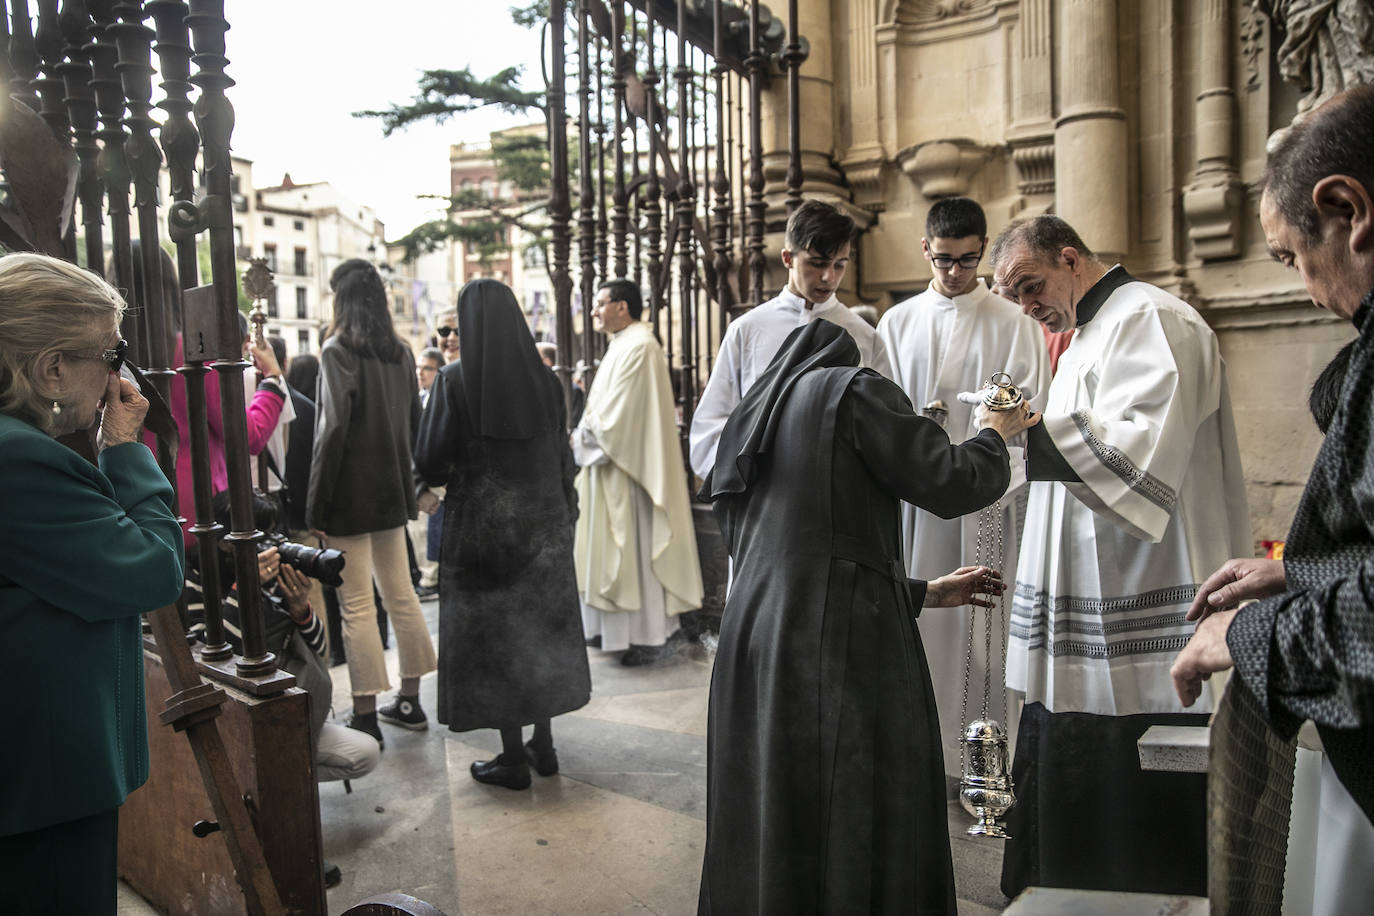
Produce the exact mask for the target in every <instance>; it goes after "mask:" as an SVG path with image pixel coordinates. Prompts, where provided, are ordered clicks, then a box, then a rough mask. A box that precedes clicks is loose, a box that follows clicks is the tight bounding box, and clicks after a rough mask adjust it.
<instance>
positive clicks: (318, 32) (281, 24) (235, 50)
mask: <svg viewBox="0 0 1374 916" xmlns="http://www.w3.org/2000/svg"><path fill="white" fill-rule="evenodd" d="M510 5H511V4H510V3H509V2H508V0H388V2H381V3H379V2H376V0H368V2H363V0H330V2H328V3H320V2H299V0H286V2H265V0H227V2H226V3H225V17H226V18H227V19H228V20H229V24H230V31H229V34H228V36H227V38H226V41H227V45H228V48H227V54H228V57H229V61H230V62H229V71H228V72H229V75H230V76H231V77H233V78H234V80H235V81H236V83H237V85H235V86H234V87H233V88H231V89H230V90H229V99H230V101H232V102H233V104H234V113H235V117H236V119H237V120H236V124H235V128H234V135H233V141H232V142H233V147H234V152H235V153H236V154H237V155H240V156H243V157H245V158H248V159H251V160H253V180H254V183H255V184H256V185H258V186H259V187H264V186H268V185H274V184H277V183H278V182H279V181H281V178H282V175H283V173H285V172H290V173H291V179H292V180H293V181H295V182H298V183H304V182H310V181H329V182H332V183H333V184H334V185H335V186H336V187H337V188H338V189H339V190H340V191H341V192H343V193H344V194H346V195H347V196H349V197H351V198H353V199H354V200H356V201H357V202H358V203H360V204H365V205H370V206H372V207H374V208H376V210H377V214H378V216H379V217H380V218H381V219H382V221H383V222H384V223H385V224H386V237H387V239H389V240H390V239H396V238H399V237H400V236H402V235H404V234H405V233H406V232H407V231H409V230H410V229H411V228H412V227H413V226H415V225H416V224H418V223H419V222H422V221H423V220H425V219H429V218H432V217H433V216H436V215H439V213H440V212H441V210H442V207H441V205H439V204H437V203H436V202H434V201H418V200H416V195H419V194H447V193H448V147H449V144H450V143H460V142H470V141H485V140H486V139H487V136H488V134H489V133H490V132H491V131H492V130H494V129H498V128H501V127H507V126H512V125H515V124H523V123H528V122H530V121H532V120H537V118H538V113H537V112H534V113H532V115H531V116H530V117H517V116H512V115H506V114H502V113H500V112H497V111H494V110H482V111H477V112H472V113H468V114H461V115H456V116H454V117H453V118H451V119H450V120H449V121H448V122H446V123H445V124H442V125H437V124H424V125H419V126H415V127H411V128H409V129H407V130H404V131H398V132H397V133H395V134H393V135H392V136H391V137H389V138H385V139H384V138H383V137H382V131H381V126H380V122H378V121H375V120H370V119H359V118H354V117H352V116H351V113H352V112H354V111H357V110H359V109H364V108H369V109H380V108H384V107H386V106H387V104H388V103H390V102H393V101H403V100H406V99H409V98H410V97H411V96H412V95H413V94H414V92H415V84H416V79H417V78H418V76H419V74H420V71H422V70H426V69H441V68H445V69H455V70H456V69H460V68H462V67H464V66H471V67H472V71H473V73H474V74H475V75H477V76H479V77H488V76H491V75H492V74H494V73H496V72H497V71H499V70H501V69H503V68H505V67H508V66H512V65H520V64H523V65H524V68H525V70H524V74H523V77H522V88H525V89H542V88H543V77H542V75H541V71H540V64H539V55H540V49H539V42H540V33H539V31H538V30H526V29H522V28H520V27H518V26H516V25H515V24H514V23H512V22H511V18H510V13H509V7H510Z"/></svg>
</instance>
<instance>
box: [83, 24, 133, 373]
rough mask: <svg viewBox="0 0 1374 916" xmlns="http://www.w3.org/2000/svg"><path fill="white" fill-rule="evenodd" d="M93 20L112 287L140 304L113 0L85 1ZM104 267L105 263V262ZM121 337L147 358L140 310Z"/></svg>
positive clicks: (130, 315) (130, 313) (92, 55)
mask: <svg viewBox="0 0 1374 916" xmlns="http://www.w3.org/2000/svg"><path fill="white" fill-rule="evenodd" d="M87 5H88V7H89V8H90V11H91V17H92V19H93V20H94V21H93V24H92V25H91V38H92V39H93V41H92V42H91V45H90V48H89V54H90V58H91V73H92V79H91V85H92V86H94V87H95V100H96V106H97V107H98V108H99V109H100V130H99V132H98V133H97V136H98V137H99V138H100V141H101V143H102V144H103V149H102V150H101V152H100V160H99V161H100V173H101V177H102V178H103V179H104V185H105V196H106V199H107V200H108V202H109V209H108V213H109V217H110V243H111V258H112V260H113V264H114V285H115V286H116V287H117V288H118V289H119V290H120V291H121V292H123V293H124V295H125V298H128V299H130V304H131V305H137V301H136V297H134V293H135V292H136V291H135V290H134V288H133V284H134V267H133V264H134V262H133V238H132V236H131V235H130V231H129V186H130V182H131V176H130V174H129V162H128V157H127V153H126V151H125V148H124V145H125V142H126V140H127V136H126V134H125V130H124V85H123V83H122V82H121V81H120V79H119V73H118V70H117V64H118V61H119V48H118V47H117V46H116V45H115V40H114V35H113V33H112V32H111V31H110V27H111V26H112V25H113V24H114V3H113V2H112V0H89V3H88V4H87ZM101 266H102V267H103V266H104V265H103V264H102V265H101ZM124 324H125V327H124V330H123V335H124V337H125V339H126V340H128V341H129V358H130V359H131V360H133V361H134V362H135V363H136V364H140V365H141V364H142V363H143V362H144V359H143V353H142V351H141V350H140V348H139V342H140V341H142V340H145V339H146V338H147V327H146V325H144V323H143V315H142V311H141V310H140V309H137V308H132V309H130V310H129V311H128V312H126V313H125V317H124Z"/></svg>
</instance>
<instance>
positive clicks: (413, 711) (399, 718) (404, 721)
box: [377, 693, 429, 732]
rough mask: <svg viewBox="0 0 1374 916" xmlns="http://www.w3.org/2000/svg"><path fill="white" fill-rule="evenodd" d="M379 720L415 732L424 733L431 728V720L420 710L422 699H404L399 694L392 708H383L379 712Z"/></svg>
mask: <svg viewBox="0 0 1374 916" xmlns="http://www.w3.org/2000/svg"><path fill="white" fill-rule="evenodd" d="M377 718H379V719H381V720H382V721H383V722H385V723H386V724H388V725H399V726H400V727H401V728H408V729H410V730H411V731H413V732H422V731H424V730H425V729H427V728H429V719H428V718H426V717H425V711H424V710H423V709H421V708H420V698H419V697H403V696H401V695H400V694H399V693H398V694H396V700H395V702H393V703H392V704H391V705H390V706H383V707H382V708H381V709H379V710H377Z"/></svg>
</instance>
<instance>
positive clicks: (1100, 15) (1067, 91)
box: [1054, 0, 1130, 260]
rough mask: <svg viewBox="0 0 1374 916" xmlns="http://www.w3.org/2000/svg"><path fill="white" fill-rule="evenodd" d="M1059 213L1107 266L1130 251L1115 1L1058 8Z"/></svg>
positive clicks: (1081, 1)
mask: <svg viewBox="0 0 1374 916" xmlns="http://www.w3.org/2000/svg"><path fill="white" fill-rule="evenodd" d="M1058 13H1059V15H1058V16H1057V17H1056V21H1057V22H1058V28H1057V30H1056V31H1057V32H1058V38H1059V41H1058V50H1059V53H1058V59H1057V64H1058V70H1059V73H1058V76H1059V80H1058V82H1059V85H1060V86H1061V87H1062V88H1061V91H1060V106H1059V111H1060V115H1059V117H1058V119H1056V121H1055V123H1054V160H1055V173H1056V180H1055V188H1054V192H1055V211H1056V212H1057V213H1058V214H1059V215H1060V216H1061V217H1063V218H1064V219H1065V220H1067V221H1068V222H1069V224H1070V225H1072V226H1073V227H1074V228H1075V229H1077V230H1078V233H1079V235H1081V236H1082V237H1083V241H1084V242H1086V243H1087V244H1088V245H1089V246H1090V247H1091V248H1092V249H1093V250H1094V251H1096V252H1098V253H1100V254H1101V255H1102V257H1103V259H1104V260H1110V259H1113V258H1117V257H1120V256H1121V255H1123V254H1125V253H1126V250H1127V249H1128V248H1129V245H1130V223H1129V207H1128V203H1127V202H1128V199H1129V197H1128V195H1129V190H1130V189H1129V188H1128V186H1127V175H1128V171H1127V168H1126V162H1127V136H1126V113H1125V111H1123V110H1122V108H1121V89H1120V79H1119V76H1118V73H1117V5H1116V0H1058Z"/></svg>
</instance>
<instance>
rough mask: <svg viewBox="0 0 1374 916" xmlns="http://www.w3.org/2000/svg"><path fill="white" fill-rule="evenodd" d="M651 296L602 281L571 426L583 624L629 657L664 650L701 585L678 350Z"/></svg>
mask: <svg viewBox="0 0 1374 916" xmlns="http://www.w3.org/2000/svg"><path fill="white" fill-rule="evenodd" d="M643 308H644V305H643V298H642V297H641V296H640V292H639V287H637V286H635V284H634V283H632V282H630V281H629V280H623V279H621V280H608V281H606V282H605V283H602V284H601V287H600V289H598V290H597V294H596V303H595V307H594V310H593V313H592V314H593V317H594V318H595V319H596V323H597V328H598V330H601V331H604V332H605V333H606V334H607V335H609V337H610V342H609V343H608V344H607V345H606V353H605V355H604V356H603V357H602V358H601V365H600V367H599V368H598V369H597V372H596V376H595V378H594V379H593V380H592V387H591V390H590V391H588V392H587V403H586V407H585V409H584V410H583V412H582V419H581V421H580V422H579V423H578V424H577V428H576V429H574V430H573V432H572V449H573V457H574V458H575V459H576V460H577V463H578V465H579V466H580V467H581V470H580V471H579V472H578V474H577V483H576V486H577V496H578V506H579V509H580V513H579V515H578V518H577V540H576V549H575V554H576V561H577V588H578V591H579V592H580V593H581V595H582V618H583V626H584V628H585V630H586V633H587V636H588V637H593V638H595V637H599V638H600V644H601V648H602V649H603V650H607V651H612V650H620V649H625V650H627V651H626V653H625V654H624V655H623V656H621V659H620V661H621V663H622V664H626V665H636V664H647V663H650V662H652V661H655V660H656V659H657V657H658V651H657V650H660V649H661V648H662V647H663V645H664V644H665V643H666V642H667V639H668V637H670V636H671V635H672V634H673V633H674V632H675V631H676V630H677V629H678V618H677V615H678V614H681V613H682V612H683V611H690V610H695V609H696V608H699V607H701V595H702V586H701V565H700V561H699V560H698V558H697V542H696V532H695V529H694V528H693V526H692V510H691V505H690V503H689V500H688V494H687V477H686V473H685V471H684V469H683V467H682V452H681V450H680V446H679V445H678V431H677V412H676V409H675V408H674V406H673V390H672V385H671V383H670V382H669V379H668V361H667V359H666V358H665V357H664V355H663V348H662V347H661V346H660V345H659V343H658V340H657V339H656V338H655V337H654V332H653V329H652V328H650V327H649V326H648V325H647V324H645V323H644V322H642V321H640V320H639V316H640V314H641V313H642V311H643Z"/></svg>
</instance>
